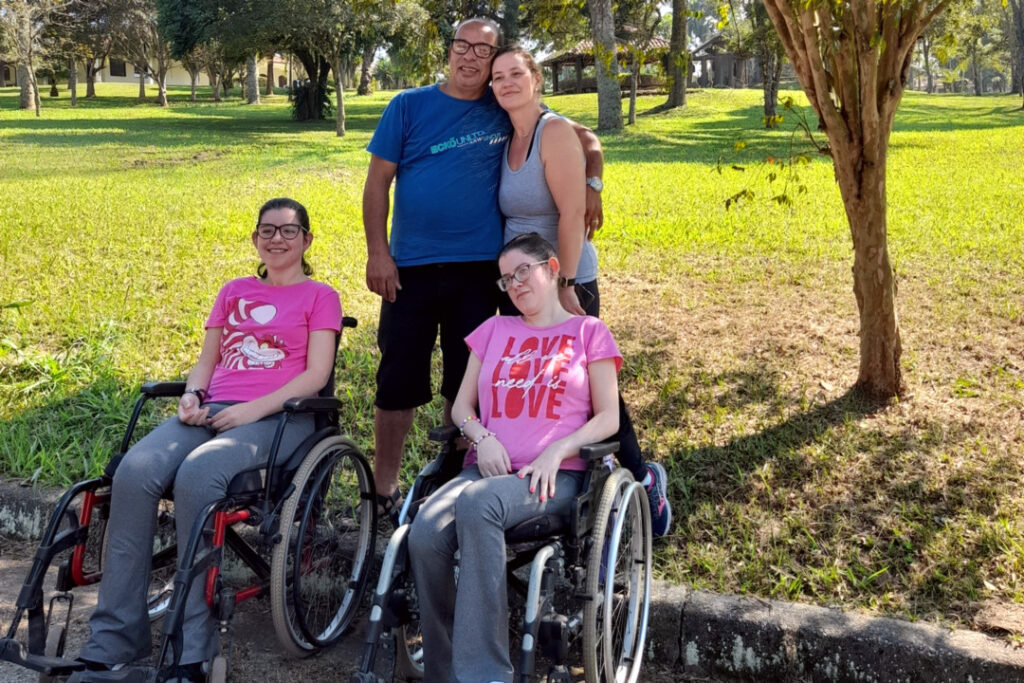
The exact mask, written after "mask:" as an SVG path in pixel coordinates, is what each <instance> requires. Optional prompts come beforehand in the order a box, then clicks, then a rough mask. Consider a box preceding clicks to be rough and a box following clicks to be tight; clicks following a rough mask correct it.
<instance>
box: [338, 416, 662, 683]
mask: <svg viewBox="0 0 1024 683" xmlns="http://www.w3.org/2000/svg"><path fill="white" fill-rule="evenodd" d="M457 435H458V433H457V430H456V429H455V428H454V427H451V426H448V427H441V428H437V429H434V430H432V431H431V434H430V438H431V440H433V441H439V442H443V443H444V446H443V447H442V449H441V453H440V455H438V457H437V458H435V459H434V460H433V461H432V462H430V463H428V464H427V466H426V467H424V468H423V471H422V472H421V473H420V476H419V477H417V479H416V483H415V484H414V485H413V489H412V491H411V492H410V495H409V496H408V497H407V498H406V502H405V505H404V506H403V508H402V512H401V514H400V517H399V524H400V526H399V527H398V528H397V529H396V530H395V532H394V534H392V536H391V539H390V541H389V543H388V546H387V550H386V552H385V555H384V560H383V564H382V566H381V572H380V576H379V579H378V583H377V587H376V589H375V590H374V593H373V599H372V606H371V610H370V617H369V622H368V625H367V629H366V635H365V639H364V650H363V657H362V661H361V663H360V670H359V671H358V672H356V673H354V674H352V676H351V678H350V683H379V682H380V681H388V680H401V679H407V680H416V679H420V678H422V676H423V669H422V651H421V650H420V651H418V652H417V651H416V649H417V648H418V642H417V637H416V636H415V635H412V633H411V632H415V630H416V629H415V627H414V626H413V625H414V624H415V623H416V622H417V621H418V613H417V609H416V602H415V599H416V596H415V587H414V586H413V584H412V579H411V570H410V567H409V564H408V551H407V544H406V541H407V537H408V533H409V529H410V521H411V517H412V513H413V510H414V507H415V506H418V505H419V503H420V502H422V500H424V499H425V498H426V496H427V495H429V494H430V493H432V492H433V491H435V490H437V489H438V488H440V486H441V485H442V484H444V483H445V482H446V481H448V480H450V479H451V478H452V477H453V476H455V474H457V473H458V471H459V470H460V469H461V465H462V463H461V458H459V457H456V453H459V455H461V453H460V452H457V451H456V445H455V439H456V437H457ZM617 451H618V443H616V442H607V443H601V444H594V445H591V446H587V447H584V448H583V449H581V450H580V456H581V457H582V458H583V459H584V460H585V461H586V462H587V463H588V467H587V470H586V472H585V474H584V481H583V483H582V486H581V489H580V493H579V494H577V496H576V498H575V499H574V501H573V504H572V511H571V513H570V517H569V523H568V528H567V529H565V530H558V531H555V532H554V533H552V531H551V530H550V528H545V520H546V517H538V518H533V519H530V520H526V521H525V522H523V523H522V524H520V525H517V527H514V528H513V529H510V530H507V531H506V544H507V547H508V549H509V551H510V554H511V555H512V559H511V560H510V562H509V563H508V565H507V572H506V576H507V580H508V582H509V586H510V588H511V589H512V590H510V591H509V595H510V596H511V595H512V593H513V591H514V592H516V593H518V594H520V595H522V596H524V597H525V608H524V614H523V623H522V628H521V631H520V640H521V648H520V654H519V662H518V673H517V676H518V677H517V679H516V680H517V681H519V682H520V683H529V682H530V681H533V680H534V674H535V669H536V661H537V655H538V654H540V655H542V656H544V657H546V658H548V659H549V660H551V661H552V666H551V668H550V670H549V671H548V673H547V677H546V680H547V681H571V680H572V678H571V676H570V673H569V669H568V666H567V663H568V661H569V652H570V645H571V644H572V643H573V642H577V641H581V642H582V649H583V668H584V675H585V677H586V681H587V683H598V682H599V681H600V682H602V683H603V682H607V683H614V682H624V681H629V682H635V681H636V680H638V678H639V673H640V667H641V664H642V657H643V651H644V644H645V642H646V635H647V620H648V609H649V603H650V587H651V564H652V561H651V545H652V536H651V519H650V508H649V506H648V503H647V497H646V494H645V492H644V491H643V487H642V486H641V485H640V484H639V483H637V482H635V481H634V480H633V477H632V475H631V474H630V473H629V472H628V471H627V470H625V469H622V468H618V469H616V470H614V471H611V470H609V469H608V468H607V467H606V466H605V465H604V462H605V459H606V457H607V456H610V455H612V454H614V453H615V452H617ZM598 539H600V540H598ZM623 549H625V552H621V551H622V550H623ZM527 564H529V565H530V576H529V582H528V584H526V585H525V586H524V585H523V582H522V581H521V579H520V578H519V577H517V576H516V575H515V570H517V569H519V568H521V567H525V566H526V565H527ZM609 568H611V576H612V577H613V580H611V581H609V580H607V576H608V574H609V571H608V569H609ZM560 580H562V581H563V582H566V581H567V582H568V583H569V585H570V586H571V591H569V593H568V597H569V598H570V601H571V602H572V603H573V605H572V606H571V607H570V609H569V610H568V611H569V613H568V614H565V613H561V612H560V611H559V608H558V606H556V605H555V597H556V596H565V595H566V594H565V592H560V591H559V590H558V588H559V583H558V582H559V581H560ZM510 626H511V624H510Z"/></svg>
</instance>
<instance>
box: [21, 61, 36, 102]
mask: <svg viewBox="0 0 1024 683" xmlns="http://www.w3.org/2000/svg"><path fill="white" fill-rule="evenodd" d="M18 85H19V86H20V87H21V92H20V93H19V97H18V108H19V109H31V108H32V107H34V106H35V103H36V93H35V90H34V88H33V87H32V77H31V76H30V75H29V68H28V66H26V65H25V64H18Z"/></svg>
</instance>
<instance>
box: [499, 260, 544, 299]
mask: <svg viewBox="0 0 1024 683" xmlns="http://www.w3.org/2000/svg"><path fill="white" fill-rule="evenodd" d="M546 263H547V260H544V261H535V262H534V263H520V264H519V265H518V266H516V269H515V270H513V271H512V272H511V273H509V274H508V275H502V276H501V277H499V278H498V289H500V290H501V291H503V292H507V291H508V288H509V287H511V286H512V281H513V280H515V281H516V282H526V281H527V280H529V279H530V273H531V272H532V271H533V267H534V266H541V265H544V264H546Z"/></svg>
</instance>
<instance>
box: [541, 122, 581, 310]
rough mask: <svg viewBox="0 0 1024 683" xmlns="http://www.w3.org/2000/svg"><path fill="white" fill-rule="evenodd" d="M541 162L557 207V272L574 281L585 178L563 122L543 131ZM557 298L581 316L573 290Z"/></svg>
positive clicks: (574, 141)
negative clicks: (558, 267) (558, 265)
mask: <svg viewBox="0 0 1024 683" xmlns="http://www.w3.org/2000/svg"><path fill="white" fill-rule="evenodd" d="M541 161H542V162H543V163H544V179H545V180H546V181H547V185H548V189H549V190H550V191H551V197H552V198H553V199H554V200H555V205H556V206H557V207H558V261H559V264H560V266H561V267H560V269H559V271H560V273H561V274H562V275H564V276H565V277H569V278H572V277H576V269H577V267H578V266H579V263H580V254H582V253H583V243H584V241H585V240H586V234H587V230H586V227H585V226H584V222H583V217H584V215H585V213H586V206H585V205H586V196H585V187H586V185H585V182H586V176H585V175H584V173H583V150H581V149H580V143H579V140H578V139H577V137H576V136H575V135H573V134H572V129H571V128H569V126H568V125H567V124H565V123H564V122H563V121H560V120H558V119H554V120H552V121H550V122H549V123H548V124H547V126H545V127H544V133H543V138H542V144H541ZM558 298H559V300H560V301H561V303H562V307H563V308H565V310H567V311H569V312H570V313H572V314H574V315H584V311H583V308H582V307H581V306H580V303H579V301H578V300H577V298H576V291H575V289H573V288H572V287H566V288H563V289H561V290H559V292H558Z"/></svg>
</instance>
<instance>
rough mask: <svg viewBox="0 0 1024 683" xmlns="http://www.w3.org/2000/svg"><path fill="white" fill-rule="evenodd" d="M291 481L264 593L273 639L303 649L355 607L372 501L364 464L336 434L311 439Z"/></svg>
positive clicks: (325, 637) (365, 568) (329, 637)
mask: <svg viewBox="0 0 1024 683" xmlns="http://www.w3.org/2000/svg"><path fill="white" fill-rule="evenodd" d="M292 484H293V486H294V489H293V491H292V494H291V495H290V496H289V497H288V499H287V500H286V501H285V504H284V506H283V508H282V511H281V540H280V542H279V543H278V544H277V545H276V546H274V552H273V556H272V558H271V573H270V598H271V613H272V615H273V618H274V629H275V631H276V632H277V637H278V640H280V642H281V644H282V645H283V646H284V648H285V650H287V651H288V653H290V654H292V655H295V656H303V655H308V654H311V653H312V652H315V651H317V650H319V649H320V648H322V647H325V646H327V645H330V644H331V643H333V642H334V641H335V640H337V639H338V638H339V637H341V634H342V633H343V632H344V631H345V629H346V628H348V626H349V624H350V623H351V621H352V618H353V616H354V615H355V612H356V610H357V609H358V608H359V604H360V602H361V599H362V595H363V590H364V588H365V587H366V581H367V578H368V576H369V573H370V568H371V565H372V560H373V550H374V543H375V538H376V523H377V508H376V505H375V502H374V495H373V481H372V477H371V474H370V467H369V465H367V463H366V460H364V459H363V456H362V455H361V454H360V453H359V450H358V449H357V448H356V447H355V445H354V444H353V443H352V442H351V441H349V440H348V439H344V438H342V437H330V438H328V439H325V440H324V441H321V442H320V443H318V444H317V445H316V446H315V447H314V448H313V450H312V451H310V452H309V454H308V455H307V456H306V457H305V459H304V460H303V462H302V464H301V465H300V466H299V469H298V471H297V472H296V473H295V477H294V478H293V480H292Z"/></svg>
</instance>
